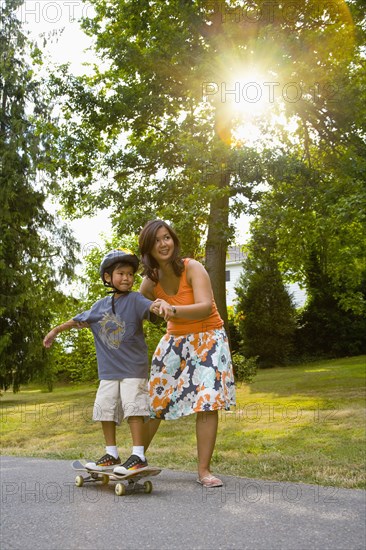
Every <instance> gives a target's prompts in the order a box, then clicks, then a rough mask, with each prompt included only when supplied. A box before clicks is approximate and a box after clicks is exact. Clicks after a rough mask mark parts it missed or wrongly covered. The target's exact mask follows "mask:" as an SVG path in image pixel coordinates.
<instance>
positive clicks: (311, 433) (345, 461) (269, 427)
mask: <svg viewBox="0 0 366 550" xmlns="http://www.w3.org/2000/svg"><path fill="white" fill-rule="evenodd" d="M365 365H366V356H359V357H351V358H345V359H337V360H332V361H321V362H317V363H309V364H306V365H301V366H293V367H285V368H274V369H269V370H261V371H260V372H259V373H258V375H257V376H256V378H255V379H254V382H253V383H252V384H251V385H250V386H246V385H239V386H238V387H237V406H236V409H234V410H232V411H230V412H224V411H222V412H220V413H219V415H220V425H219V432H218V438H217V444H216V450H215V453H214V456H213V462H212V467H213V468H212V469H213V471H214V472H215V473H218V474H231V475H237V476H243V477H249V478H261V479H266V480H273V481H294V482H306V483H317V484H320V485H328V486H334V487H353V488H365V486H366V485H365V465H366V461H365ZM95 391H96V386H93V385H89V386H87V385H69V386H62V387H56V388H55V390H54V391H53V392H52V393H45V392H44V391H43V390H42V389H39V388H35V387H31V386H29V387H24V388H22V391H21V392H19V393H18V394H13V393H12V392H6V393H5V394H4V395H3V396H2V398H1V400H0V407H1V416H0V421H1V422H0V429H1V441H2V443H1V453H2V454H3V455H18V456H34V457H43V458H60V459H70V460H72V459H76V458H87V459H95V458H96V457H98V456H100V455H101V454H102V453H103V452H104V442H103V437H102V432H101V429H100V427H99V425H98V424H96V423H94V422H92V421H91V414H92V409H93V402H94V396H95ZM118 439H119V441H118V443H119V448H120V454H121V456H122V457H127V456H128V455H129V453H130V446H131V439H130V435H129V430H128V427H127V425H126V424H123V425H122V426H120V427H119V428H118ZM195 445H196V440H195V417H194V415H192V416H190V417H187V418H184V419H181V420H178V421H175V422H162V424H161V426H160V428H159V431H158V433H157V435H156V437H155V439H154V441H153V443H152V445H151V447H150V449H149V455H148V456H149V462H150V464H152V465H159V466H161V467H164V468H172V469H181V470H190V471H195V470H196V452H195Z"/></svg>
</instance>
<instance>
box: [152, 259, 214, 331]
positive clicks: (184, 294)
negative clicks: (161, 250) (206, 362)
mask: <svg viewBox="0 0 366 550" xmlns="http://www.w3.org/2000/svg"><path fill="white" fill-rule="evenodd" d="M189 260H190V259H189V258H185V259H184V271H183V273H182V275H181V278H180V281H179V288H178V292H177V294H174V296H170V295H169V294H166V293H165V292H164V290H163V288H162V286H161V285H160V283H157V284H156V285H155V287H154V290H153V292H154V296H155V298H161V299H163V300H165V301H166V302H168V303H169V304H171V305H172V306H188V305H191V304H194V296H193V288H192V287H191V285H190V284H189V283H188V281H187V269H186V268H187V264H188V262H189ZM223 324H224V321H223V320H222V319H221V317H220V315H219V312H218V311H217V307H216V304H215V300H214V297H213V295H212V312H211V314H210V315H209V316H208V317H204V318H203V319H179V318H177V319H172V320H170V321H168V326H167V332H168V334H172V335H174V336H182V335H184V334H190V333H194V332H206V331H207V330H213V329H216V328H221V327H222V326H223Z"/></svg>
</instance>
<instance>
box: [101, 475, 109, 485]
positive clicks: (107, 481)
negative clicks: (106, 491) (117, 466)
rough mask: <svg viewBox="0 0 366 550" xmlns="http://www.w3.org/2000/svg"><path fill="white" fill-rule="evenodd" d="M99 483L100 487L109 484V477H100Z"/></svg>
mask: <svg viewBox="0 0 366 550" xmlns="http://www.w3.org/2000/svg"><path fill="white" fill-rule="evenodd" d="M100 481H101V484H102V485H108V483H109V476H107V475H105V474H103V475H102V477H101V478H100Z"/></svg>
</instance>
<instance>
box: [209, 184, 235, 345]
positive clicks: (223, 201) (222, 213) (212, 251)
mask: <svg viewBox="0 0 366 550" xmlns="http://www.w3.org/2000/svg"><path fill="white" fill-rule="evenodd" d="M221 183H222V182H221ZM228 223H229V197H228V196H224V197H218V198H217V199H214V200H212V202H211V205H210V215H209V223H208V234H207V242H206V260H205V267H206V269H207V272H208V274H209V276H210V279H211V284H212V289H213V293H214V297H215V302H216V305H217V309H218V310H219V313H220V315H221V317H222V319H223V321H224V323H225V329H226V332H227V333H228V335H229V326H228V315H227V306H226V277H225V267H226V251H227V245H228V241H227V228H228Z"/></svg>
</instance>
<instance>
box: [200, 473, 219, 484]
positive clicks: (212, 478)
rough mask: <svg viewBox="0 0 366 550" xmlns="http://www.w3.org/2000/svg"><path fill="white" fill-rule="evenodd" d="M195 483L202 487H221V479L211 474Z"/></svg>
mask: <svg viewBox="0 0 366 550" xmlns="http://www.w3.org/2000/svg"><path fill="white" fill-rule="evenodd" d="M197 483H199V484H200V485H203V486H204V487H222V486H223V483H222V481H221V479H219V478H218V477H215V476H213V475H211V474H210V475H208V476H205V477H202V478H201V479H197Z"/></svg>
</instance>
